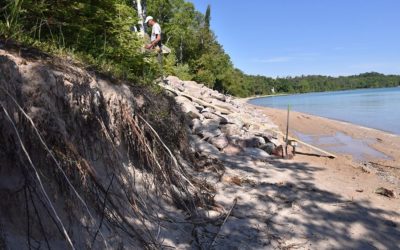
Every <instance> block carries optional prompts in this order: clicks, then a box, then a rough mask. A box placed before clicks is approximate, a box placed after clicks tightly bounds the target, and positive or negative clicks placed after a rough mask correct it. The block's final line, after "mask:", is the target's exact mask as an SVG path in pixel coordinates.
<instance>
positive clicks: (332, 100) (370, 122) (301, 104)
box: [249, 87, 400, 135]
mask: <svg viewBox="0 0 400 250" xmlns="http://www.w3.org/2000/svg"><path fill="white" fill-rule="evenodd" d="M249 103H251V104H254V105H258V106H266V107H271V108H278V109H287V107H288V105H290V107H291V109H292V110H295V111H299V112H303V113H308V114H312V115H317V116H322V117H326V118H331V119H335V120H340V121H346V122H350V123H353V124H358V125H361V126H365V127H370V128H375V129H379V130H383V131H386V132H390V133H393V134H397V135H400V87H396V88H379V89H360V90H346V91H335V92H321V93H308V94H296V95H288V96H274V97H263V98H256V99H252V100H250V101H249Z"/></svg>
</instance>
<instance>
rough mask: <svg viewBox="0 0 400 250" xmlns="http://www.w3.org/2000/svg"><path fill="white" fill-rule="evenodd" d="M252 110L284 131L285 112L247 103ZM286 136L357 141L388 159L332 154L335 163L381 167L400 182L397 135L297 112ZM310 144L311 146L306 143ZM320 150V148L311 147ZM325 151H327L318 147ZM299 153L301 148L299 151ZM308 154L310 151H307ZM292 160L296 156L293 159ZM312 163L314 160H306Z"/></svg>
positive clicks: (291, 115)
mask: <svg viewBox="0 0 400 250" xmlns="http://www.w3.org/2000/svg"><path fill="white" fill-rule="evenodd" d="M247 105H249V106H250V107H252V108H253V109H257V110H259V111H261V112H262V113H263V114H265V115H267V116H268V117H269V118H270V119H271V121H272V122H273V123H275V124H276V125H277V126H278V127H279V129H280V130H281V131H285V130H286V116H287V111H286V110H281V109H275V108H269V107H261V106H257V105H253V104H250V103H247ZM290 121H291V122H290V126H289V135H291V136H293V137H295V138H299V137H298V133H301V134H304V135H308V136H313V137H315V138H323V137H329V136H330V137H335V136H336V135H337V133H343V134H345V135H347V136H349V137H351V138H353V139H354V140H358V141H361V142H362V143H364V144H365V145H367V146H368V147H370V148H372V149H374V150H376V151H378V152H380V153H382V154H384V155H386V156H388V158H387V159H386V158H380V157H365V159H364V160H362V161H360V160H357V159H354V157H352V156H351V155H350V154H351V152H349V153H344V152H332V153H335V154H336V155H338V156H339V157H338V159H337V160H335V161H336V162H337V163H339V164H340V163H342V162H343V161H344V160H345V159H346V160H350V161H351V162H352V163H351V164H352V165H353V166H354V167H356V168H357V167H360V165H363V164H365V163H373V164H379V165H381V166H385V168H384V171H386V172H387V173H388V174H390V175H392V176H394V177H396V178H398V179H399V180H400V136H399V135H396V134H392V133H389V132H386V131H381V130H378V129H374V128H369V127H365V126H360V125H357V124H353V123H349V122H345V121H339V120H334V119H329V118H325V117H321V116H315V115H310V114H306V113H301V112H297V111H291V113H290ZM310 144H312V145H313V143H310ZM314 146H317V147H321V146H320V145H314ZM321 148H323V149H325V150H327V151H329V149H326V148H324V147H323V146H322V147H321ZM302 150H303V149H302ZM306 151H307V152H308V153H310V152H311V151H312V150H309V149H307V150H306ZM294 160H296V157H295V159H294ZM307 160H309V161H310V162H312V163H315V159H313V158H309V159H307Z"/></svg>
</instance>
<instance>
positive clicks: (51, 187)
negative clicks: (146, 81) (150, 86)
mask: <svg viewBox="0 0 400 250" xmlns="http://www.w3.org/2000/svg"><path fill="white" fill-rule="evenodd" d="M0 104H1V106H0V199H1V203H0V248H6V249H7V248H10V249H24V248H29V247H35V248H36V247H39V248H57V249H68V248H71V247H74V248H77V249H86V248H107V247H111V248H129V249H132V248H134V247H144V246H147V247H150V248H159V247H160V246H161V244H166V245H172V246H179V245H180V244H189V243H188V242H189V240H188V239H189V238H190V233H191V232H190V229H189V230H183V231H180V230H182V227H180V228H179V230H178V228H176V227H175V228H173V227H172V225H173V224H172V220H171V219H169V218H174V220H179V219H182V220H183V218H184V216H188V215H193V214H195V207H196V205H198V204H199V203H201V199H200V198H199V196H198V195H197V193H198V190H199V189H198V188H197V187H196V185H195V184H193V183H192V177H191V176H190V175H189V174H188V173H187V172H188V170H189V169H188V168H190V164H181V162H183V161H184V160H183V159H184V158H185V157H186V156H185V152H186V151H187V150H186V148H187V147H186V134H185V129H184V123H183V121H184V118H183V116H182V115H180V114H181V113H180V112H179V108H178V107H177V106H176V105H175V104H174V102H173V101H172V98H168V97H166V96H164V95H161V94H160V95H157V94H152V93H151V92H149V91H146V90H145V89H143V88H138V87H136V88H133V87H129V86H128V85H126V84H124V83H115V82H113V81H111V80H108V79H107V78H105V77H100V76H98V75H96V74H94V73H93V74H91V73H88V72H87V71H85V70H83V69H81V68H79V67H76V66H74V65H72V64H69V63H66V62H63V61H60V60H57V59H55V58H50V57H47V56H44V55H39V54H38V55H34V54H29V53H26V56H22V57H21V56H19V55H17V54H15V53H10V52H7V51H5V50H0ZM153 129H154V130H153ZM156 131H157V132H158V134H159V135H160V137H159V136H158V134H156ZM170 151H171V152H172V151H174V152H177V151H179V152H180V160H179V161H177V160H176V158H175V156H174V155H173V154H171V152H170ZM186 158H187V157H186ZM186 163H188V162H187V161H186ZM177 208H179V209H180V210H178V209H177ZM183 229H184V227H183ZM177 235H179V237H177ZM178 238H179V239H178Z"/></svg>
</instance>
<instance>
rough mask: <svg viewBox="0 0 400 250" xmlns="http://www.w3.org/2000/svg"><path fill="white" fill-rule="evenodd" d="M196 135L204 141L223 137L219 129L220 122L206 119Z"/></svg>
mask: <svg viewBox="0 0 400 250" xmlns="http://www.w3.org/2000/svg"><path fill="white" fill-rule="evenodd" d="M196 134H197V135H200V136H201V137H202V138H203V139H209V138H212V137H217V136H219V135H221V134H222V132H221V130H220V129H219V122H218V121H215V120H209V119H206V120H204V121H203V122H202V124H201V127H200V128H198V129H197V130H196Z"/></svg>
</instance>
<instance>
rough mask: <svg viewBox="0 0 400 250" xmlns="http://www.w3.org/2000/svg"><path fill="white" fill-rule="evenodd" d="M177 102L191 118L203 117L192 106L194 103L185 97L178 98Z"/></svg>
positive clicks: (176, 98)
mask: <svg viewBox="0 0 400 250" xmlns="http://www.w3.org/2000/svg"><path fill="white" fill-rule="evenodd" d="M175 100H176V102H177V103H179V104H180V106H181V108H182V111H183V112H184V113H186V114H187V115H188V116H189V117H190V118H192V119H195V118H200V117H201V115H200V113H199V111H198V110H197V108H196V107H195V106H194V105H193V104H192V102H191V101H190V100H189V99H188V98H186V97H183V96H177V97H175Z"/></svg>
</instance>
